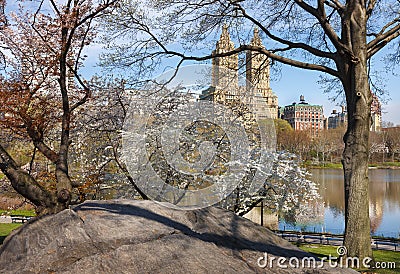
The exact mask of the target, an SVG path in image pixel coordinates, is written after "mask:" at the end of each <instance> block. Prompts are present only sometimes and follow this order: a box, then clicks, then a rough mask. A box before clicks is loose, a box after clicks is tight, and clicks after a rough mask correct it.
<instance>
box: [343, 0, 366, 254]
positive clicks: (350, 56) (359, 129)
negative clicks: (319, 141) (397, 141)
mask: <svg viewBox="0 0 400 274" xmlns="http://www.w3.org/2000/svg"><path fill="white" fill-rule="evenodd" d="M343 17H344V18H345V19H344V20H343V21H342V22H345V23H343V24H342V41H343V42H344V44H345V45H346V47H344V48H343V49H342V52H339V54H340V57H339V59H338V61H339V62H337V67H338V71H339V73H340V75H341V80H342V84H343V87H344V91H345V94H346V102H347V111H348V112H347V113H348V124H347V131H346V133H345V135H344V138H343V140H344V143H345V148H344V151H343V158H342V164H343V171H344V189H345V235H344V245H345V246H346V247H347V250H348V253H347V255H348V256H350V257H354V256H358V257H359V258H360V259H361V260H362V259H363V258H365V257H371V258H372V249H371V240H370V239H371V236H370V220H369V179H368V159H369V129H370V124H371V102H372V95H371V91H370V88H369V82H368V67H367V41H366V25H367V24H366V22H367V14H366V8H365V5H364V3H363V1H351V2H349V3H348V9H347V10H346V13H345V14H343ZM346 17H347V18H346ZM346 19H347V20H346Z"/></svg>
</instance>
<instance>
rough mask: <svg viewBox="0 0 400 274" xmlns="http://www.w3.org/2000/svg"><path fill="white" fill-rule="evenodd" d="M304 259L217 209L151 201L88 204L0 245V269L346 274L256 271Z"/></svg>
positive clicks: (32, 224) (30, 225)
mask: <svg viewBox="0 0 400 274" xmlns="http://www.w3.org/2000/svg"><path fill="white" fill-rule="evenodd" d="M265 253H267V254H268V256H274V257H276V258H277V257H280V256H282V257H287V258H289V257H297V258H302V257H305V256H306V257H309V256H311V255H310V254H307V253H305V252H303V251H301V250H299V249H298V248H297V247H296V246H294V245H292V244H290V243H289V242H287V241H285V240H283V239H281V238H279V237H278V236H276V235H274V234H273V233H272V232H271V231H269V230H268V229H265V228H263V227H261V226H259V225H256V224H254V223H252V222H250V221H248V220H246V219H244V218H241V217H238V216H236V215H234V214H232V213H231V212H228V211H225V210H223V209H219V208H215V207H211V208H207V209H202V210H194V211H181V210H174V209H171V208H167V207H164V206H162V205H160V204H157V203H155V202H151V201H134V200H113V201H87V202H85V203H83V204H81V205H79V206H76V207H74V208H73V209H71V210H64V211H62V212H60V213H58V214H56V215H53V216H46V217H43V218H40V219H36V220H32V221H30V222H29V223H28V224H27V225H24V226H23V227H22V228H21V229H19V230H17V231H15V232H14V233H12V234H11V235H10V236H9V237H8V238H7V239H6V240H5V241H4V244H3V246H2V248H1V250H0V270H1V272H2V273H54V272H56V273H306V272H307V273H352V272H353V271H352V270H349V269H329V268H324V269H312V268H303V269H301V268H300V269H282V268H278V267H276V266H275V267H274V268H273V269H271V268H270V267H269V266H267V267H265V268H261V267H259V266H258V264H257V260H258V258H260V257H262V256H264V254H265Z"/></svg>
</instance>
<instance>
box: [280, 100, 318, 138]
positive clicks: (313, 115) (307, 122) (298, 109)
mask: <svg viewBox="0 0 400 274" xmlns="http://www.w3.org/2000/svg"><path fill="white" fill-rule="evenodd" d="M283 119H285V120H286V121H288V122H289V124H290V125H291V126H292V128H293V129H294V130H303V131H309V132H310V134H311V136H318V134H319V132H320V131H321V130H323V129H324V110H323V107H322V106H321V105H311V104H309V103H307V102H306V101H305V99H304V96H303V95H301V96H300V102H299V103H293V104H291V105H288V106H285V107H284V109H283Z"/></svg>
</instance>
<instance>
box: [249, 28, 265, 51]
mask: <svg viewBox="0 0 400 274" xmlns="http://www.w3.org/2000/svg"><path fill="white" fill-rule="evenodd" d="M250 45H251V46H257V47H263V44H262V41H261V38H260V34H259V33H258V28H257V27H255V28H254V35H253V38H252V39H251V41H250Z"/></svg>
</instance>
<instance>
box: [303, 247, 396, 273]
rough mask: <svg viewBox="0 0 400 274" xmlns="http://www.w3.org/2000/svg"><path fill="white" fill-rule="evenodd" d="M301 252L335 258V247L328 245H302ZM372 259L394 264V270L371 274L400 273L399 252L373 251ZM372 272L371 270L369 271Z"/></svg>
mask: <svg viewBox="0 0 400 274" xmlns="http://www.w3.org/2000/svg"><path fill="white" fill-rule="evenodd" d="M299 247H300V248H301V249H302V250H304V251H307V252H309V253H311V254H313V255H315V256H317V257H319V258H322V257H329V255H331V256H333V257H335V256H337V252H336V251H337V246H329V245H316V244H302V245H300V246H299ZM373 253H374V259H375V261H376V262H385V263H388V262H395V263H396V268H395V269H373V273H383V274H389V273H400V252H396V251H386V250H374V251H373ZM357 270H358V271H368V270H367V269H357ZM369 271H372V270H369Z"/></svg>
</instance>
